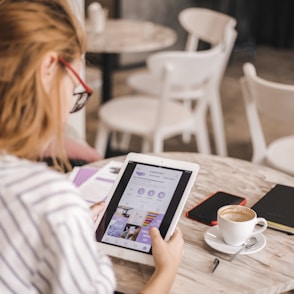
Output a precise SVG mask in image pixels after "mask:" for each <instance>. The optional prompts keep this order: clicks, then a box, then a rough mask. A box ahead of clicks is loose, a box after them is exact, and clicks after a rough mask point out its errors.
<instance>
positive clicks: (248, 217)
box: [217, 205, 267, 246]
mask: <svg viewBox="0 0 294 294" xmlns="http://www.w3.org/2000/svg"><path fill="white" fill-rule="evenodd" d="M217 223H218V227H219V232H220V234H221V236H222V238H223V240H224V242H225V243H227V244H228V245H230V246H241V245H242V244H243V243H244V242H245V241H246V240H247V239H248V238H249V237H251V236H253V235H257V234H260V233H261V232H263V231H264V230H265V229H266V228H267V221H266V220H265V219H264V218H262V217H257V215H256V212H255V211H254V210H252V209H251V208H249V207H246V206H241V205H226V206H223V207H221V208H219V209H218V211H217ZM257 224H258V225H261V227H257V226H256V225H257Z"/></svg>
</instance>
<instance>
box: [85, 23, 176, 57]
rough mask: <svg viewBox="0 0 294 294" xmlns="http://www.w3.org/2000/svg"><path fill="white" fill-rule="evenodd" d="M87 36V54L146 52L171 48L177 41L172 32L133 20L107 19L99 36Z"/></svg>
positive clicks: (91, 33) (155, 25)
mask: <svg viewBox="0 0 294 294" xmlns="http://www.w3.org/2000/svg"><path fill="white" fill-rule="evenodd" d="M86 30H87V32H88V33H87V34H88V43H87V52H92V53H134V52H147V51H153V50H158V49H162V48H165V47H168V46H171V45H172V44H174V43H175V41H176V40H177V34H176V32H175V31H174V30H172V29H170V28H168V27H166V26H162V25H159V24H155V23H152V22H148V21H142V20H134V19H108V20H107V21H106V27H105V30H104V31H103V32H102V33H100V34H95V33H93V32H91V29H90V27H89V24H88V21H86Z"/></svg>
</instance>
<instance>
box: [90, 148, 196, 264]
mask: <svg viewBox="0 0 294 294" xmlns="http://www.w3.org/2000/svg"><path fill="white" fill-rule="evenodd" d="M129 162H136V163H139V164H140V163H142V164H147V165H155V166H162V167H166V168H171V169H178V170H186V171H190V172H191V175H190V177H189V179H188V181H187V183H186V186H185V188H184V191H183V194H182V197H181V198H180V200H179V203H178V205H177V207H176V209H175V210H174V215H173V217H172V220H171V222H170V224H169V227H168V229H167V231H166V235H165V237H164V239H165V240H168V239H169V238H170V236H171V235H172V233H173V232H174V230H175V227H176V225H177V223H178V221H179V218H180V215H181V213H182V211H183V208H184V205H185V203H186V200H187V198H188V196H189V193H190V191H191V189H192V186H193V184H194V182H195V179H196V176H197V174H198V172H199V168H200V167H199V165H198V164H197V163H191V162H187V161H180V160H174V159H170V158H162V157H159V156H152V155H146V154H141V153H129V154H128V155H127V157H126V159H125V161H124V162H123V165H122V167H121V169H120V172H119V173H118V175H117V178H116V180H115V182H114V184H113V186H112V188H111V190H110V192H109V196H108V197H107V199H106V202H105V207H104V210H103V211H102V212H101V213H100V214H99V216H98V218H97V220H96V222H95V239H96V230H97V228H98V226H99V224H100V222H101V221H102V220H103V217H104V216H105V212H106V210H107V207H108V206H109V204H110V202H111V199H112V195H113V194H114V192H115V191H116V189H117V187H118V185H119V183H120V180H121V179H122V176H123V174H124V172H125V170H126V168H127V166H128V163H129ZM118 202H119V201H118ZM170 202H171V201H170ZM96 243H97V246H98V247H99V248H100V249H102V250H103V251H104V252H105V253H106V254H108V255H110V256H113V257H117V258H121V259H125V260H129V261H133V262H137V263H142V264H147V265H151V266H154V261H153V257H152V254H150V253H145V252H140V251H134V250H132V249H128V248H122V247H118V246H115V245H112V244H108V243H102V242H99V241H97V242H96Z"/></svg>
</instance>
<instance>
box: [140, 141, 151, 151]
mask: <svg viewBox="0 0 294 294" xmlns="http://www.w3.org/2000/svg"><path fill="white" fill-rule="evenodd" d="M150 145H151V143H150V140H148V139H143V142H142V153H148V152H151V150H150V149H151V148H150Z"/></svg>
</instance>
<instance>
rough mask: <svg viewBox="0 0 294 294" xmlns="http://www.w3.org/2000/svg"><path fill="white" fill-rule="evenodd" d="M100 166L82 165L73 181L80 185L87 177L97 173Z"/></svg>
mask: <svg viewBox="0 0 294 294" xmlns="http://www.w3.org/2000/svg"><path fill="white" fill-rule="evenodd" d="M98 170H99V168H93V167H88V168H87V167H82V168H80V169H79V171H78V172H77V175H76V176H75V178H74V180H73V183H74V184H75V185H76V186H77V187H80V186H81V185H82V184H83V183H84V182H85V181H86V180H87V179H89V178H90V177H91V176H92V175H93V174H95V173H96V172H97V171H98Z"/></svg>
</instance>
